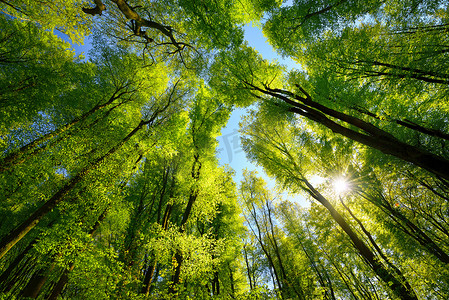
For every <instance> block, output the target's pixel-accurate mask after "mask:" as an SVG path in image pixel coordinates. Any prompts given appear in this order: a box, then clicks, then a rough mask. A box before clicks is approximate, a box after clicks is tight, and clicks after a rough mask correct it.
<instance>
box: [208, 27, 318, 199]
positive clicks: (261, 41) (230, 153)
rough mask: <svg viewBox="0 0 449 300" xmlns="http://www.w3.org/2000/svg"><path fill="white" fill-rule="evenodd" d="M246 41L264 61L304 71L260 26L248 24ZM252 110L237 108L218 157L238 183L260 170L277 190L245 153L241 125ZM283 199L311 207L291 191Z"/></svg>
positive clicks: (270, 184) (270, 183)
mask: <svg viewBox="0 0 449 300" xmlns="http://www.w3.org/2000/svg"><path fill="white" fill-rule="evenodd" d="M244 30H245V39H246V41H247V42H248V44H249V46H251V47H253V48H254V49H256V50H257V51H258V52H259V53H260V54H261V55H262V57H263V58H265V59H268V60H276V61H277V62H279V63H281V64H283V65H285V66H286V67H287V69H293V68H300V66H299V65H297V64H296V63H295V62H294V61H293V60H291V59H289V58H283V57H281V56H280V55H279V54H277V53H276V51H275V50H274V49H273V47H271V46H270V44H269V43H268V41H267V38H266V37H265V36H264V35H263V33H262V30H261V29H260V28H258V27H255V26H252V25H251V24H248V25H246V26H245V27H244ZM247 111H248V109H244V108H236V109H235V110H234V111H233V113H232V114H231V116H230V118H229V121H228V123H227V125H226V126H225V127H224V128H223V129H222V130H221V136H219V137H218V138H217V139H218V142H219V149H218V150H219V151H218V158H219V160H220V163H221V164H222V165H224V164H227V165H229V166H230V167H231V168H232V169H233V170H234V171H235V175H234V180H235V181H236V183H237V184H239V183H240V181H241V180H242V179H243V170H244V169H248V170H250V171H253V170H255V171H257V173H258V175H259V176H261V177H262V178H263V179H264V180H265V181H266V183H267V187H268V188H269V189H270V190H273V189H274V188H275V187H276V182H275V180H274V179H273V178H270V177H269V176H268V175H267V174H266V173H265V171H264V170H263V168H262V167H260V166H258V165H256V164H254V163H252V162H250V161H249V160H248V159H247V157H246V155H245V152H244V151H243V149H242V146H241V143H240V137H241V136H240V133H239V131H238V130H239V122H240V120H241V119H242V118H243V117H244V116H245V115H246V114H247ZM282 198H283V199H288V200H290V201H294V202H296V203H298V204H299V205H301V206H303V207H308V206H310V203H309V201H308V200H306V199H305V198H304V197H303V196H302V195H300V194H294V195H292V194H288V193H287V192H284V193H282Z"/></svg>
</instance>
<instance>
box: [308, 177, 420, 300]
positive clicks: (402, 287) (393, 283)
mask: <svg viewBox="0 0 449 300" xmlns="http://www.w3.org/2000/svg"><path fill="white" fill-rule="evenodd" d="M303 182H304V184H305V185H306V186H307V190H306V191H307V192H309V194H310V195H311V196H312V197H313V198H314V199H315V200H317V201H318V202H320V203H321V204H322V205H323V206H324V207H326V209H327V210H328V211H329V212H330V214H331V216H332V218H333V219H334V220H335V221H336V222H337V223H338V225H340V227H341V228H342V229H343V231H344V232H345V233H346V234H347V235H348V237H349V238H350V239H351V241H352V243H353V244H354V246H355V247H356V249H357V250H358V251H359V253H360V255H361V256H362V257H363V258H364V260H365V261H366V263H367V264H368V265H369V266H370V267H371V269H372V270H373V271H374V272H375V273H376V274H377V276H378V277H379V278H380V279H382V281H383V282H384V283H385V284H386V285H387V286H388V287H389V288H390V289H391V291H393V292H394V293H395V294H396V295H397V296H398V297H399V298H401V299H404V300H412V299H413V300H417V299H418V298H417V297H416V295H415V292H414V291H413V290H412V289H409V288H408V287H407V284H404V283H402V282H400V281H399V280H398V279H397V278H396V277H395V276H393V275H392V274H391V273H390V272H389V271H388V270H387V269H386V268H385V267H384V266H383V265H382V263H381V262H379V261H378V259H377V257H376V256H375V255H374V253H373V252H372V251H371V250H370V249H369V248H368V247H367V246H366V245H365V243H364V242H363V241H362V240H361V239H360V238H359V237H358V236H357V234H356V233H355V232H354V231H353V230H352V228H351V226H350V225H349V224H348V223H346V221H345V220H344V218H343V217H342V216H341V215H340V214H339V213H338V212H337V211H336V210H335V208H334V207H333V206H332V204H331V203H330V202H329V201H327V199H326V198H324V197H323V196H322V195H321V194H320V193H319V192H318V191H317V190H316V189H315V188H314V187H313V186H312V185H311V184H310V183H309V182H308V181H307V180H306V179H305V178H303Z"/></svg>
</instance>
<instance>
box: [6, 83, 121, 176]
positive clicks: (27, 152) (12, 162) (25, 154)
mask: <svg viewBox="0 0 449 300" xmlns="http://www.w3.org/2000/svg"><path fill="white" fill-rule="evenodd" d="M123 88H125V86H122V87H120V88H118V89H117V90H116V91H115V92H114V94H113V95H112V96H111V98H109V100H108V101H107V102H105V103H103V104H97V105H96V106H94V107H93V108H92V109H91V110H89V111H88V112H86V113H85V114H83V115H82V116H79V117H76V118H75V119H73V120H72V121H71V122H70V123H67V124H65V125H63V126H61V127H59V128H58V129H56V130H54V131H52V132H49V133H47V134H45V135H43V136H41V137H40V138H38V139H36V140H34V141H32V142H31V143H28V144H26V145H25V146H22V147H21V148H20V149H19V150H18V151H16V152H13V153H11V154H9V155H8V156H6V157H5V158H4V159H3V160H2V161H1V162H0V172H4V171H7V170H9V169H11V168H12V167H15V166H17V165H20V164H21V163H23V162H25V161H26V160H27V159H28V158H29V156H34V155H35V154H37V153H38V152H39V151H38V150H37V149H36V147H37V146H39V145H40V144H42V143H44V142H46V141H48V140H50V139H51V138H53V137H55V136H57V135H59V134H61V133H63V132H65V131H67V130H68V129H70V128H71V127H73V126H75V125H76V124H78V123H80V122H82V121H84V120H86V119H87V118H88V117H90V116H91V115H93V114H94V113H96V112H97V111H99V110H100V109H102V108H104V107H106V106H108V105H109V104H111V103H112V102H114V100H116V99H118V98H120V97H121V96H123V95H124V94H126V93H127V92H126V91H125V92H122V93H120V94H118V95H117V93H118V92H120V90H121V89H123ZM41 149H44V148H41Z"/></svg>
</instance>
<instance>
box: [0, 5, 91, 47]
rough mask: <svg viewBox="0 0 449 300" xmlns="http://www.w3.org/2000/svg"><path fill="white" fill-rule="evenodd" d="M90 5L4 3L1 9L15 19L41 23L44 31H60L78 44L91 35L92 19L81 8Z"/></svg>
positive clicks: (0, 6)
mask: <svg viewBox="0 0 449 300" xmlns="http://www.w3.org/2000/svg"><path fill="white" fill-rule="evenodd" d="M87 4H88V1H86V0H70V1H61V0H58V1H39V2H36V1H33V0H24V1H20V3H17V1H10V0H6V1H2V3H0V8H1V9H2V11H3V12H4V13H7V14H9V15H11V16H13V17H14V18H17V19H19V20H24V21H31V22H36V23H39V24H40V25H41V26H42V27H43V28H44V29H47V30H50V31H53V30H55V29H56V30H60V31H61V32H63V33H65V34H67V35H68V36H69V37H70V39H71V40H72V41H73V42H74V43H77V44H82V43H83V40H84V37H86V36H87V35H89V34H90V30H91V26H92V22H91V18H90V17H89V16H88V15H86V14H84V13H83V12H82V10H81V8H82V7H83V6H85V5H87Z"/></svg>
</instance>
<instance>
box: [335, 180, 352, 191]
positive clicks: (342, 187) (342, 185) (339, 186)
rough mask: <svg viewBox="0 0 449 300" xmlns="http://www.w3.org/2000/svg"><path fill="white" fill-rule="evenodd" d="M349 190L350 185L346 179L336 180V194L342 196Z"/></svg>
mask: <svg viewBox="0 0 449 300" xmlns="http://www.w3.org/2000/svg"><path fill="white" fill-rule="evenodd" d="M348 189H349V184H348V182H347V181H346V179H345V178H343V177H340V178H337V179H336V180H334V191H335V193H336V194H342V193H344V192H345V191H347V190H348Z"/></svg>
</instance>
